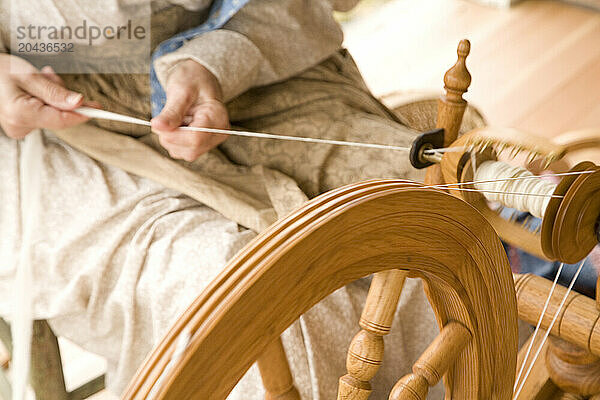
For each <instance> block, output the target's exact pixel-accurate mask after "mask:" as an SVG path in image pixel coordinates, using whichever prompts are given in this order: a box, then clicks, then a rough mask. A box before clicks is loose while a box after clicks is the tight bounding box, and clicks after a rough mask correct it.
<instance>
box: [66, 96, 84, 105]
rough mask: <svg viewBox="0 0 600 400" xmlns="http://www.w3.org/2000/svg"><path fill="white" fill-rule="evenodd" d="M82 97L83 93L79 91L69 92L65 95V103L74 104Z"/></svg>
mask: <svg viewBox="0 0 600 400" xmlns="http://www.w3.org/2000/svg"><path fill="white" fill-rule="evenodd" d="M82 99H83V95H82V94H81V93H71V94H70V95H69V96H67V103H69V104H72V105H76V104H79V102H80V101H81V100H82Z"/></svg>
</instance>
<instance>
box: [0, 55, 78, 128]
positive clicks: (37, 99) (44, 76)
mask: <svg viewBox="0 0 600 400" xmlns="http://www.w3.org/2000/svg"><path fill="white" fill-rule="evenodd" d="M11 64H12V65H11ZM11 66H12V70H11ZM0 99H1V100H0V126H1V127H2V129H3V130H4V133H6V135H8V136H9V137H11V138H14V139H21V138H23V137H25V136H26V135H27V134H28V133H29V132H31V131H32V130H34V129H38V128H47V129H63V128H67V127H70V126H73V125H77V124H80V123H82V122H85V121H87V119H88V118H87V117H84V116H83V115H80V114H77V113H74V112H72V110H73V109H75V108H77V107H79V106H80V105H82V103H83V96H82V95H81V94H80V93H76V92H73V91H70V90H68V89H66V88H65V87H64V84H63V82H62V80H61V79H60V77H59V76H58V75H56V73H54V71H53V70H52V68H50V67H44V68H43V69H42V71H38V70H37V69H36V68H35V67H34V66H33V65H31V64H30V63H29V62H27V61H26V60H24V59H22V58H19V57H16V56H12V55H9V54H0Z"/></svg>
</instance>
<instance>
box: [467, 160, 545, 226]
mask: <svg viewBox="0 0 600 400" xmlns="http://www.w3.org/2000/svg"><path fill="white" fill-rule="evenodd" d="M532 176H534V175H533V174H532V173H531V172H529V171H527V170H526V169H524V168H520V167H513V166H512V165H509V164H507V163H504V162H501V161H485V162H483V163H481V165H479V166H478V167H477V171H476V172H475V176H474V180H475V181H488V182H485V183H484V182H480V183H476V184H475V185H474V186H475V188H476V189H477V190H481V191H484V192H483V195H484V196H485V198H486V199H488V200H489V201H497V202H500V203H502V204H503V205H505V206H506V207H510V208H515V209H517V210H519V211H526V212H529V213H531V214H532V215H534V216H536V217H538V218H543V217H544V212H545V211H546V207H547V206H548V202H549V201H550V199H551V198H552V193H554V190H555V189H556V185H555V184H552V183H550V182H547V181H545V180H543V179H512V178H526V177H532ZM500 179H502V180H500ZM494 180H497V181H494ZM518 193H527V194H531V195H530V196H526V195H521V194H518Z"/></svg>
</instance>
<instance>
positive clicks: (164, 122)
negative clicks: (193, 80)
mask: <svg viewBox="0 0 600 400" xmlns="http://www.w3.org/2000/svg"><path fill="white" fill-rule="evenodd" d="M196 98H197V94H196V91H195V90H193V88H191V87H190V86H187V85H186V84H185V83H182V82H179V81H175V82H174V83H171V84H170V85H169V86H168V87H167V102H166V103H165V106H164V108H163V109H162V111H161V112H160V114H159V115H158V116H157V117H156V118H153V119H152V121H151V123H152V128H153V129H154V130H156V131H172V130H174V129H177V128H178V127H180V126H181V125H182V124H183V120H184V118H185V116H186V114H187V111H188V110H189V109H190V107H191V106H192V105H193V104H194V102H195V101H196Z"/></svg>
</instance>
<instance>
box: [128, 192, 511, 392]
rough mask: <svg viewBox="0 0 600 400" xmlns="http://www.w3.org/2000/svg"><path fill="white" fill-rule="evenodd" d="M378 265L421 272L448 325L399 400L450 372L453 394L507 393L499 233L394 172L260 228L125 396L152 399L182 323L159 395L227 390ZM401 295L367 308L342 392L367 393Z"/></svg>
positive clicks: (504, 269)
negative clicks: (298, 324) (307, 315)
mask: <svg viewBox="0 0 600 400" xmlns="http://www.w3.org/2000/svg"><path fill="white" fill-rule="evenodd" d="M424 204H425V205H426V206H424ZM432 227H435V229H432ZM390 268H400V269H401V270H398V269H390ZM379 271H384V272H380V273H379V274H377V275H376V276H375V278H374V279H375V280H374V282H373V284H372V287H371V292H381V291H386V290H387V289H386V287H387V288H389V287H390V283H392V286H394V287H397V286H398V283H399V284H400V285H401V282H402V281H403V280H404V277H405V276H406V274H407V273H410V274H411V276H419V277H422V278H423V279H424V280H425V282H427V287H428V292H429V296H430V299H431V304H432V306H433V309H434V311H435V313H436V315H437V318H438V320H439V323H440V328H441V333H440V336H438V338H437V339H436V341H435V342H434V343H433V344H432V347H431V348H430V349H429V350H428V351H426V353H425V354H424V355H423V357H422V358H421V359H420V360H419V361H418V362H417V363H416V364H415V367H414V374H413V375H410V376H408V377H405V378H404V379H403V380H402V381H400V383H399V384H398V385H397V386H396V388H395V390H394V393H393V397H392V398H394V399H403V398H412V397H407V395H409V394H410V393H412V391H416V392H417V393H421V394H422V395H423V396H424V395H425V394H426V392H427V388H428V386H430V385H434V384H435V383H437V381H438V380H440V379H441V377H442V376H443V375H444V374H446V381H445V383H446V387H447V390H448V392H450V393H452V394H453V398H455V399H491V398H498V399H507V398H510V394H511V392H512V382H513V380H514V373H513V371H514V369H515V363H516V351H517V339H516V338H517V333H516V304H515V298H514V289H513V283H512V276H511V274H510V269H509V267H508V264H507V260H506V256H505V254H504V251H503V249H502V246H501V244H500V241H499V240H498V238H497V237H496V235H495V234H494V232H493V230H492V228H491V227H490V226H489V224H488V223H487V222H486V221H485V220H484V219H483V218H482V217H481V216H480V215H479V214H478V213H477V212H476V211H475V210H474V209H472V207H470V206H469V205H467V204H465V203H464V202H462V201H460V200H458V199H456V198H453V197H452V196H450V195H448V194H445V193H442V192H440V191H436V190H432V189H425V188H423V187H421V186H420V185H417V184H414V183H410V182H404V181H391V180H388V181H369V182H365V183H360V184H355V185H351V186H347V187H344V188H341V189H339V190H335V191H332V192H330V193H327V194H325V195H322V196H320V197H318V198H316V199H314V200H312V201H311V202H309V203H307V204H306V205H305V206H304V207H302V208H301V209H300V210H298V211H296V212H295V213H293V214H292V215H290V216H289V217H288V218H286V219H284V220H282V221H280V222H279V223H277V224H276V225H274V226H273V227H272V228H270V229H269V230H268V231H267V232H265V233H263V234H261V235H260V236H259V237H258V238H257V239H256V240H255V241H254V242H253V244H252V245H251V246H248V247H246V249H245V250H244V251H242V253H241V254H239V255H238V256H237V257H236V258H235V259H234V260H233V261H232V262H231V263H230V264H229V267H228V268H227V269H226V271H224V273H222V274H221V275H220V276H219V278H218V279H217V280H216V281H215V282H214V283H213V284H212V285H211V286H210V287H209V288H208V289H207V290H206V291H205V292H204V294H203V295H202V296H201V297H200V298H198V299H197V300H196V302H195V303H194V304H193V305H192V306H191V307H190V309H188V311H187V312H186V314H185V315H184V316H183V317H182V318H180V320H179V322H178V323H177V325H176V326H175V327H174V328H173V329H172V330H171V332H170V333H169V335H168V337H167V338H166V339H165V340H164V341H163V342H162V343H161V345H160V346H159V347H158V349H157V350H156V351H155V352H154V354H153V355H152V358H151V359H150V360H149V361H148V362H147V364H146V366H145V367H144V369H143V370H142V371H141V372H140V373H139V374H138V376H137V378H136V380H135V381H134V384H133V385H132V386H131V387H130V389H129V391H128V392H127V395H126V398H130V399H143V398H146V397H147V395H148V393H149V391H150V387H151V386H152V385H153V383H154V382H155V380H156V379H157V377H158V376H159V375H160V374H162V373H163V372H164V368H165V366H166V364H167V363H168V360H169V358H170V356H171V354H172V352H173V349H174V346H175V341H176V338H177V337H178V336H179V335H180V334H181V332H182V331H183V330H184V329H187V330H189V331H190V332H191V335H192V340H191V342H190V344H189V346H188V349H187V350H186V351H185V355H184V356H183V358H182V359H181V361H180V362H179V363H178V364H177V366H176V367H175V368H174V369H173V370H171V371H170V373H169V374H168V377H167V378H166V380H165V381H164V384H163V386H162V388H161V389H160V391H159V392H158V393H159V395H158V397H157V398H164V399H192V398H202V399H223V398H225V397H226V395H227V394H228V393H229V391H230V390H231V389H232V388H233V386H234V385H235V384H236V382H237V381H238V379H239V378H241V376H242V375H243V373H244V372H245V371H246V370H247V368H249V367H250V365H251V364H252V363H253V362H254V361H255V360H256V359H258V358H259V356H260V354H261V353H263V352H264V351H265V349H266V348H267V346H268V345H269V343H271V342H273V341H275V340H276V339H277V338H278V337H279V335H280V334H281V333H282V332H283V331H284V330H285V329H286V328H287V327H288V326H289V325H290V324H291V323H292V322H293V321H295V320H296V319H297V318H298V317H300V315H302V314H303V313H304V312H305V311H307V310H308V309H309V308H310V307H311V306H312V305H314V304H316V303H317V302H318V301H320V300H321V299H322V298H324V297H325V296H327V295H328V294H330V293H332V292H333V291H335V290H336V289H338V288H339V287H341V286H343V285H345V284H347V283H349V282H351V281H353V280H356V279H358V278H361V277H363V276H367V275H369V274H372V273H375V272H379ZM384 294H385V293H379V296H380V297H381V296H382V295H384ZM399 295H400V293H399V291H398V292H396V294H395V297H394V298H391V303H390V302H388V304H383V303H381V302H380V303H379V304H375V303H374V302H371V303H370V304H369V303H368V304H367V306H366V307H365V311H364V312H363V316H362V318H361V325H362V326H363V329H364V330H363V331H361V332H360V333H359V334H358V335H357V336H356V338H355V340H354V341H353V344H352V345H351V349H350V354H351V356H350V358H349V361H348V366H349V367H350V368H349V374H348V375H347V376H345V377H344V378H342V379H341V387H340V393H341V398H366V396H368V393H369V392H370V390H369V387H368V380H369V379H370V377H372V376H373V375H374V374H375V372H376V371H377V368H378V363H380V362H381V357H382V352H383V339H382V335H384V334H386V333H388V331H389V326H390V323H391V321H390V320H389V319H390V311H391V314H392V315H393V311H394V310H395V304H393V303H394V300H395V302H397V300H398V297H399ZM370 297H371V295H370ZM490 310H498V312H490ZM274 316H275V317H274ZM463 348H464V349H463ZM211 349H220V350H219V351H218V352H215V351H211ZM267 389H268V388H267ZM288 389H289V387H288ZM292 392H293V391H292ZM273 398H297V397H295V396H293V395H290V396H289V397H273Z"/></svg>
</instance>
